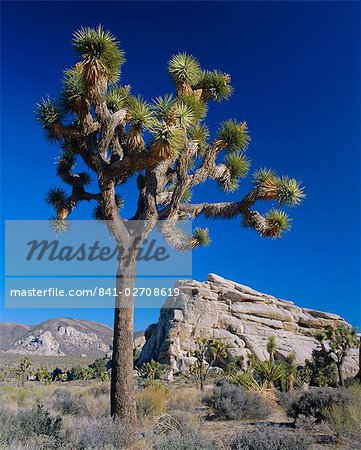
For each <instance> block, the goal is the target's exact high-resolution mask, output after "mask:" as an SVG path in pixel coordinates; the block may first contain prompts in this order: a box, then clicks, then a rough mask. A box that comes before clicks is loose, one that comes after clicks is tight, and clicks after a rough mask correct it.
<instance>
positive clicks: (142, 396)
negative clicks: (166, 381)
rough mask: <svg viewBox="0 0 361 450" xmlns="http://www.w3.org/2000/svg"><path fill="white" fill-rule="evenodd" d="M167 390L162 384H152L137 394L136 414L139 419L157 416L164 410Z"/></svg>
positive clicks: (167, 394)
mask: <svg viewBox="0 0 361 450" xmlns="http://www.w3.org/2000/svg"><path fill="white" fill-rule="evenodd" d="M168 396H169V390H168V389H167V388H165V387H164V386H162V385H160V384H159V385H153V386H149V387H148V388H146V389H144V390H143V391H141V392H139V393H138V394H137V414H138V418H139V419H140V420H141V421H144V420H145V419H146V418H151V417H155V416H159V415H160V414H162V413H163V412H164V411H165V408H166V404H167V399H168Z"/></svg>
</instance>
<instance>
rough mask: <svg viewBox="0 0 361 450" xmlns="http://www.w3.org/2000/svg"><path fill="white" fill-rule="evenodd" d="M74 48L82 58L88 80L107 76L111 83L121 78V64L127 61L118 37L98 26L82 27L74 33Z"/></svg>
mask: <svg viewBox="0 0 361 450" xmlns="http://www.w3.org/2000/svg"><path fill="white" fill-rule="evenodd" d="M73 48H74V50H75V52H76V53H77V54H78V55H79V56H80V57H81V58H82V66H83V69H84V75H85V78H86V80H88V81H90V80H91V79H96V78H98V77H99V76H105V77H106V78H107V80H108V82H110V83H115V82H116V81H117V80H118V78H119V73H120V66H121V64H122V63H123V62H124V61H125V57H124V52H123V50H122V49H121V48H120V45H119V42H118V41H117V39H116V38H115V37H114V36H113V35H112V34H111V33H110V32H109V31H106V30H104V28H103V27H102V25H99V26H98V27H97V28H80V30H78V31H76V32H75V33H74V35H73Z"/></svg>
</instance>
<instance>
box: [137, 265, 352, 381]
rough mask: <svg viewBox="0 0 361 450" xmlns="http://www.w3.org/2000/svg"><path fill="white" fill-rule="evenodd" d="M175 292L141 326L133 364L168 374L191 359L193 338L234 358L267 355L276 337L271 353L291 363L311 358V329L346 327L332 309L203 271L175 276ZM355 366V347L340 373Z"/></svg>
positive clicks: (182, 368) (349, 371)
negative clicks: (201, 275)
mask: <svg viewBox="0 0 361 450" xmlns="http://www.w3.org/2000/svg"><path fill="white" fill-rule="evenodd" d="M176 286H177V287H178V288H179V289H180V294H179V295H178V296H177V297H169V298H168V299H167V300H166V302H165V304H164V306H163V308H162V309H161V312H160V318H159V321H158V323H156V324H152V325H150V326H149V327H148V328H147V330H146V331H145V344H144V346H143V348H142V352H141V355H140V358H139V361H138V363H140V364H142V363H143V362H146V361H150V360H151V359H154V360H157V361H159V362H161V363H163V364H169V365H170V366H171V369H172V370H173V372H174V373H177V372H183V373H188V372H189V369H190V367H191V366H192V364H194V362H195V358H194V357H193V353H194V350H195V349H196V343H195V341H196V339H197V338H198V337H204V338H207V339H221V340H222V341H223V342H224V343H225V344H226V345H227V352H228V353H229V354H230V355H232V356H235V357H238V356H243V357H244V358H245V359H246V360H247V358H248V357H249V355H250V354H252V353H253V354H255V355H256V356H257V357H258V358H260V359H265V358H267V357H268V353H267V340H268V338H269V337H270V336H274V337H275V338H276V344H277V353H276V357H277V358H280V359H284V358H286V357H287V356H288V355H289V354H290V353H295V354H296V361H297V364H303V363H304V362H305V360H306V359H309V358H311V354H312V350H313V349H315V348H316V347H317V341H316V340H315V339H314V335H315V333H316V332H317V331H320V330H323V329H325V328H327V327H333V326H336V325H338V324H343V325H346V326H350V325H349V324H347V322H345V320H344V319H342V318H341V317H340V316H338V315H337V314H333V313H327V312H321V311H317V310H313V309H309V308H301V307H299V306H297V305H295V304H294V303H293V302H291V301H289V300H283V299H278V298H276V297H274V296H272V295H269V294H264V293H261V292H258V291H256V290H255V289H252V288H250V287H248V286H244V285H242V284H239V283H236V282H234V281H231V280H227V279H225V278H223V277H221V276H219V275H216V274H209V275H208V278H207V281H205V282H199V281H192V280H181V281H179V282H178V283H177V284H176ZM357 371H358V350H357V349H353V350H351V351H350V355H349V356H348V357H347V358H346V361H345V375H346V376H351V375H355V374H356V373H357Z"/></svg>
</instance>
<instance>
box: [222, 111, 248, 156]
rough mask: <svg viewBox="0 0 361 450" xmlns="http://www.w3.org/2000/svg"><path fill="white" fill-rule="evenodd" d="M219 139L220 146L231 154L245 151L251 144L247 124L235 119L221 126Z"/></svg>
mask: <svg viewBox="0 0 361 450" xmlns="http://www.w3.org/2000/svg"><path fill="white" fill-rule="evenodd" d="M217 137H218V141H219V144H220V145H221V146H222V147H223V148H225V149H227V150H228V151H230V152H238V151H245V150H246V149H247V148H248V145H249V143H250V136H249V134H248V128H247V124H246V122H237V121H236V120H234V119H230V120H227V121H226V122H223V123H222V124H221V126H220V128H219V130H218V135H217Z"/></svg>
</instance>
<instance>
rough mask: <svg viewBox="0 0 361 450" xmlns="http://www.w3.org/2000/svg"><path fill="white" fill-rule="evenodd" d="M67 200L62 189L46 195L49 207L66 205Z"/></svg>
mask: <svg viewBox="0 0 361 450" xmlns="http://www.w3.org/2000/svg"><path fill="white" fill-rule="evenodd" d="M66 200H67V195H66V192H65V190H64V189H62V188H53V189H50V190H49V192H48V193H47V194H46V197H45V203H46V204H47V205H49V206H55V207H56V206H57V205H58V204H59V203H65V202H66Z"/></svg>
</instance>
